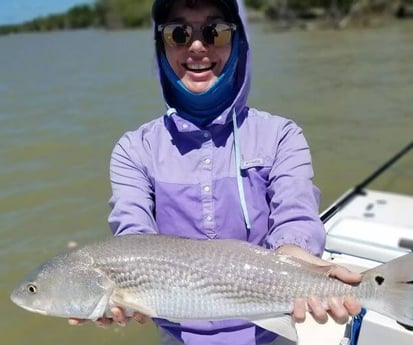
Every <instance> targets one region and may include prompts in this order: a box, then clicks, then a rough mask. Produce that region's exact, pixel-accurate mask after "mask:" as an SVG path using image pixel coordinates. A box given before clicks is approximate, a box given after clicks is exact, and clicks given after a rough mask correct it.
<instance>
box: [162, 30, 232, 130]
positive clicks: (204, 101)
mask: <svg viewBox="0 0 413 345" xmlns="http://www.w3.org/2000/svg"><path fill="white" fill-rule="evenodd" d="M238 37H239V36H238V34H237V32H235V33H234V37H233V41H232V49H231V54H230V56H229V58H228V61H227V63H226V64H225V66H224V69H223V71H222V72H221V74H220V76H219V77H218V79H217V80H216V81H215V83H214V84H213V85H212V86H211V87H210V88H209V89H208V90H205V91H204V92H201V93H195V92H192V91H190V90H188V89H187V88H186V87H185V85H184V84H183V83H182V81H181V80H180V79H179V78H178V76H177V75H176V74H175V72H174V71H173V70H172V67H171V66H170V65H169V62H168V60H167V58H166V56H165V54H164V53H160V54H159V62H160V64H159V65H160V72H161V76H162V80H163V81H164V82H165V83H166V85H165V86H164V92H165V98H166V101H167V103H168V104H169V105H170V106H172V107H174V108H175V109H176V110H177V112H178V114H179V115H180V116H181V117H183V118H184V119H186V120H188V121H191V122H192V123H194V124H196V125H197V126H201V127H202V126H205V125H207V124H209V123H211V122H212V121H213V120H214V119H215V118H216V117H218V116H219V115H220V114H221V113H222V112H223V111H224V110H225V109H226V108H228V107H229V106H230V105H231V104H232V102H233V101H234V99H235V97H236V95H237V91H238V87H237V83H236V71H237V64H238V52H239V38H238Z"/></svg>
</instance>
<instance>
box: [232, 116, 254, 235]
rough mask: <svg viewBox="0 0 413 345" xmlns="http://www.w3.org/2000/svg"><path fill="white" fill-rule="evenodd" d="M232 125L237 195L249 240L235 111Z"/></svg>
mask: <svg viewBox="0 0 413 345" xmlns="http://www.w3.org/2000/svg"><path fill="white" fill-rule="evenodd" d="M232 124H233V126H234V150H235V165H236V170H237V185H238V194H239V198H240V201H241V208H242V213H243V215H244V221H245V225H246V226H247V239H248V238H249V235H250V231H251V223H250V218H249V215H248V209H247V202H246V199H245V192H244V185H243V184H242V176H241V154H240V144H239V137H238V125H237V116H236V114H235V109H234V110H233V112H232Z"/></svg>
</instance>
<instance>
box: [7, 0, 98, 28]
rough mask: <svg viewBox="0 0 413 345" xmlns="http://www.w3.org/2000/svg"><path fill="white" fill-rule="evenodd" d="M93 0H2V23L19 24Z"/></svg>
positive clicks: (92, 0)
mask: <svg viewBox="0 0 413 345" xmlns="http://www.w3.org/2000/svg"><path fill="white" fill-rule="evenodd" d="M93 2H94V0H0V25H5V24H19V23H22V22H25V21H28V20H31V19H34V18H36V17H40V16H45V15H49V14H54V13H62V12H66V11H67V10H68V9H69V8H71V7H73V6H77V5H83V4H92V3H93Z"/></svg>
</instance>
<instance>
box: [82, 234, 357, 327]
mask: <svg viewBox="0 0 413 345" xmlns="http://www.w3.org/2000/svg"><path fill="white" fill-rule="evenodd" d="M86 251H88V254H89V255H90V256H91V257H93V258H95V259H94V266H95V267H96V268H98V269H100V270H102V271H103V272H105V273H106V274H107V275H108V276H109V277H110V279H111V280H113V281H114V282H115V285H116V289H117V290H118V291H122V290H123V293H124V294H134V293H135V292H134V291H138V290H139V293H138V295H139V296H136V297H137V298H140V299H142V300H143V303H145V304H148V305H150V309H151V310H155V311H156V313H157V314H158V315H162V316H163V317H166V318H172V319H185V318H190V317H194V311H196V315H195V317H196V318H197V319H204V318H205V319H210V318H211V315H212V314H216V318H219V319H220V318H225V317H230V316H231V317H234V316H235V317H238V316H241V315H243V314H244V313H245V312H246V311H248V312H249V313H251V314H254V315H255V314H256V315H259V316H260V317H261V316H265V315H269V314H274V313H284V312H286V311H288V310H291V308H292V301H293V299H294V298H296V297H305V296H308V295H309V294H311V295H312V294H314V295H319V296H320V291H322V292H323V294H324V296H323V295H322V296H321V297H328V296H330V295H338V296H341V295H343V294H349V293H350V291H351V287H350V286H348V285H344V284H341V283H339V282H338V281H337V280H334V279H330V278H328V277H327V276H325V277H323V276H320V274H311V273H310V274H309V273H308V272H306V271H303V270H302V269H301V270H300V265H299V264H298V263H297V262H292V263H291V262H289V261H285V262H284V261H283V260H280V258H282V257H280V256H278V255H275V254H274V253H273V252H269V251H268V250H265V249H261V248H258V247H255V246H250V245H249V244H247V243H241V242H238V241H208V243H204V242H201V241H192V240H189V241H186V243H185V242H184V244H183V243H182V239H179V238H175V237H170V238H169V237H164V236H155V237H151V236H145V237H144V238H140V237H136V236H134V237H131V238H129V237H123V236H122V237H121V238H120V239H119V240H118V241H116V242H113V246H104V247H101V246H100V245H97V246H95V247H93V246H92V247H88V248H87V249H86ZM99 258H101V259H99ZM304 275H305V276H304ZM269 301H271V302H269Z"/></svg>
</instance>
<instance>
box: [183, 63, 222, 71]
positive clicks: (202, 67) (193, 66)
mask: <svg viewBox="0 0 413 345" xmlns="http://www.w3.org/2000/svg"><path fill="white" fill-rule="evenodd" d="M182 66H183V67H184V68H185V69H186V70H187V71H190V72H195V73H201V72H206V71H210V70H212V69H213V68H214V67H215V66H216V63H200V62H198V63H184V64H182Z"/></svg>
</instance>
